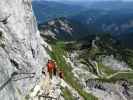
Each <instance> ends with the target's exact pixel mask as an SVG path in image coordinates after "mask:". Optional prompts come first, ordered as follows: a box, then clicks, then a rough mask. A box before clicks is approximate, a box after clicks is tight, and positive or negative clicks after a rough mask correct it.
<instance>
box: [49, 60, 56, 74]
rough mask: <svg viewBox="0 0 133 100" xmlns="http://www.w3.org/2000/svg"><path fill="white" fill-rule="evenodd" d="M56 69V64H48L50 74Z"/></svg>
mask: <svg viewBox="0 0 133 100" xmlns="http://www.w3.org/2000/svg"><path fill="white" fill-rule="evenodd" d="M54 68H55V64H54V62H48V64H47V69H48V72H51V71H52V70H53V69H54Z"/></svg>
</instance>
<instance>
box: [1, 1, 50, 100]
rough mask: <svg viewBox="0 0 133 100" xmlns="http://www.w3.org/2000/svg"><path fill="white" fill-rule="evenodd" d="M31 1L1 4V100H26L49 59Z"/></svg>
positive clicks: (3, 2)
mask: <svg viewBox="0 0 133 100" xmlns="http://www.w3.org/2000/svg"><path fill="white" fill-rule="evenodd" d="M40 40H41V37H40V34H39V32H38V29H37V25H36V19H35V17H34V16H33V13H32V5H31V0H2V1H1V2H0V100H22V98H23V96H25V95H27V94H28V92H29V91H30V90H31V89H32V88H33V87H34V85H35V84H36V83H37V82H38V80H39V78H40V75H41V69H42V67H43V65H45V63H46V61H47V59H48V55H47V53H46V51H45V50H44V49H43V47H42V46H41V45H43V43H42V42H41V41H40Z"/></svg>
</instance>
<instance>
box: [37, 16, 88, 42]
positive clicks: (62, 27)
mask: <svg viewBox="0 0 133 100" xmlns="http://www.w3.org/2000/svg"><path fill="white" fill-rule="evenodd" d="M39 30H40V31H41V35H42V36H43V37H44V38H45V37H46V36H47V37H48V36H49V37H52V38H55V39H58V40H77V39H80V38H83V37H85V36H86V35H87V34H88V33H87V32H88V29H87V27H86V26H84V25H83V24H81V23H79V22H76V21H73V20H70V19H68V18H65V17H62V18H57V19H53V20H51V21H48V22H46V23H43V24H40V25H39ZM81 34H82V36H81Z"/></svg>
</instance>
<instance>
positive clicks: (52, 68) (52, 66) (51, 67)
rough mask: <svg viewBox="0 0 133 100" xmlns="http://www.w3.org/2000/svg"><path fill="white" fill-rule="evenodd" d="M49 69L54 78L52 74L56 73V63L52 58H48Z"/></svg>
mask: <svg viewBox="0 0 133 100" xmlns="http://www.w3.org/2000/svg"><path fill="white" fill-rule="evenodd" d="M47 70H48V72H49V75H50V77H51V78H52V75H53V74H54V75H56V64H55V62H54V61H52V60H48V63H47Z"/></svg>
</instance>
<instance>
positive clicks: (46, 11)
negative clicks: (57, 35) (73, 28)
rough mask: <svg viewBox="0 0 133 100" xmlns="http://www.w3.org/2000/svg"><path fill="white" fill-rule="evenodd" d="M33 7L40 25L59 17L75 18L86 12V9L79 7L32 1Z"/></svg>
mask: <svg viewBox="0 0 133 100" xmlns="http://www.w3.org/2000/svg"><path fill="white" fill-rule="evenodd" d="M32 6H33V10H34V13H35V15H36V17H37V20H38V23H43V22H47V21H49V20H52V19H55V18H58V17H68V16H73V15H76V14H77V13H79V12H82V11H85V10H86V8H84V7H82V6H79V5H69V4H63V3H59V2H54V1H32Z"/></svg>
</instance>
